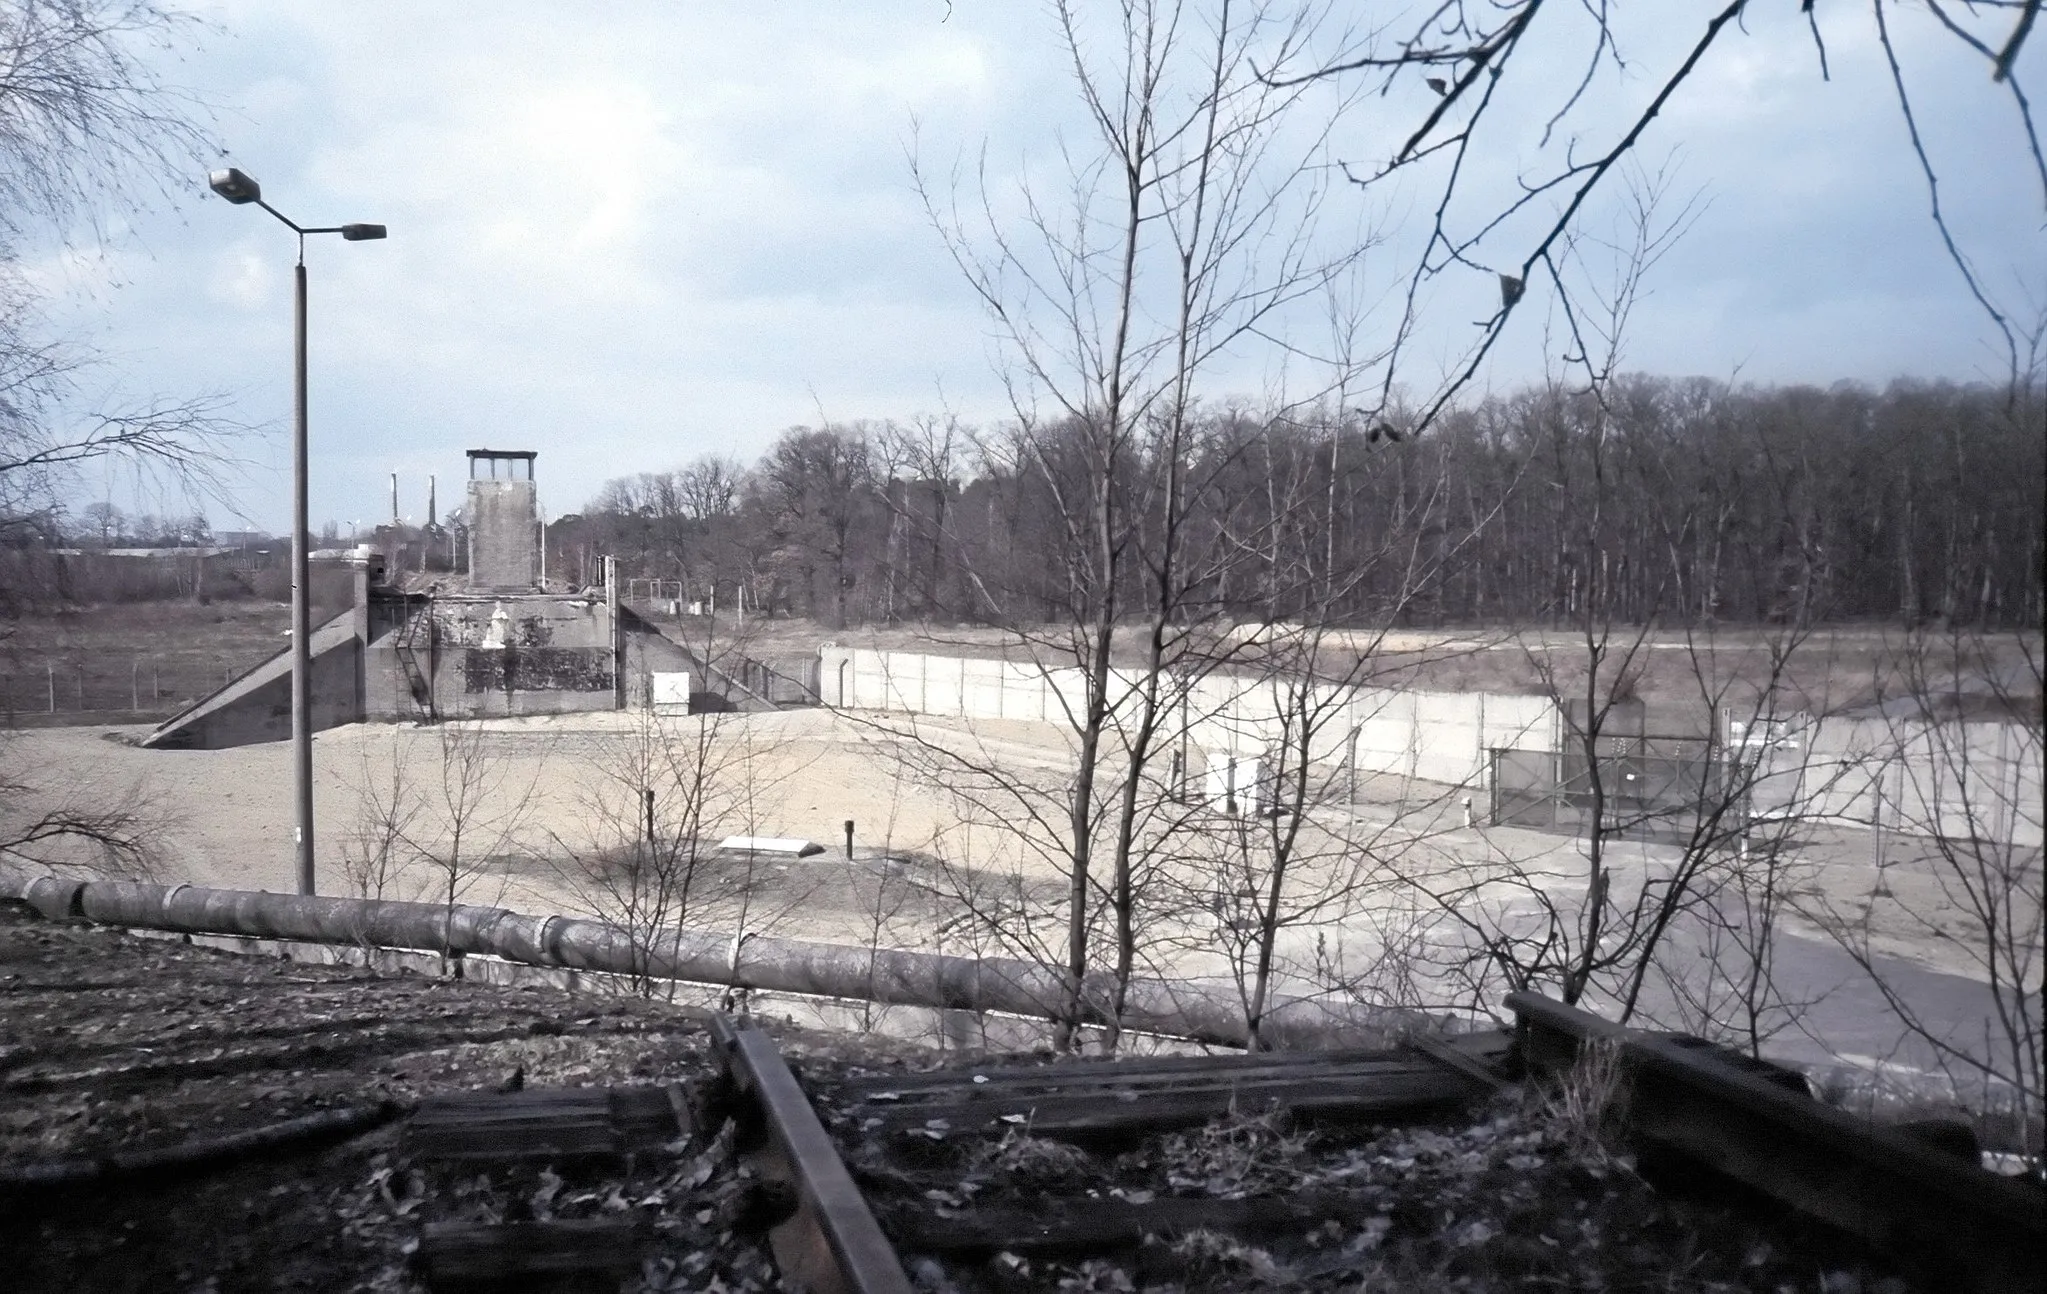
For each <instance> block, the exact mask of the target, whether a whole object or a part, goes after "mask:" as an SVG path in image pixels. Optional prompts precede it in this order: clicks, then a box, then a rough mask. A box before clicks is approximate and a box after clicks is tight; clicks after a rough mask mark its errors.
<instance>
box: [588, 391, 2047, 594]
mask: <svg viewBox="0 0 2047 1294" xmlns="http://www.w3.org/2000/svg"><path fill="white" fill-rule="evenodd" d="M1183 426H1184V427H1191V428H1192V429H1193V434H1192V436H1191V437H1190V436H1188V435H1187V434H1186V432H1185V431H1184V430H1183V431H1182V432H1181V433H1180V436H1181V442H1182V443H1181V446H1180V448H1179V450H1178V452H1175V453H1170V454H1168V453H1167V452H1165V449H1164V446H1163V444H1162V442H1161V441H1160V440H1159V439H1158V438H1156V437H1147V436H1145V435H1144V433H1143V432H1142V430H1140V431H1139V432H1138V433H1136V434H1134V435H1133V436H1131V437H1130V438H1128V439H1127V440H1125V441H1123V442H1120V443H1117V442H1109V441H1104V440H1103V439H1102V438H1101V437H1099V436H1095V435H1090V434H1088V432H1089V430H1090V429H1087V428H1084V427H1079V426H1075V425H1071V421H1070V420H1069V423H1068V424H1066V425H1061V424H1057V423H1054V424H1050V425H1047V426H1019V425H1012V426H1008V427H1002V428H994V429H976V428H969V427H963V426H960V425H958V424H957V423H955V422H952V421H948V420H945V419H940V418H933V417H923V418H916V419H912V420H909V421H906V422H900V423H899V422H887V423H879V424H876V423H864V422H863V423H854V424H840V425H828V426H824V427H796V428H792V429H790V430H789V431H788V432H786V433H784V434H783V435H782V436H781V437H780V438H779V439H778V440H777V441H776V442H775V443H774V445H773V446H772V447H771V448H770V449H769V450H768V452H767V453H766V454H765V455H764V456H763V457H762V459H761V460H760V462H759V463H757V464H755V465H754V466H752V467H750V468H749V467H745V466H743V465H741V464H738V463H736V462H733V461H731V460H727V459H721V458H716V457H709V458H703V459H699V460H697V461H696V462H694V463H691V464H689V465H687V466H684V467H681V468H678V469H676V470H672V471H662V472H649V473H642V474H639V475H634V476H628V477H621V478H618V479H616V480H613V481H610V482H608V483H607V484H606V485H605V487H604V488H603V489H602V490H601V491H600V492H599V494H598V496H597V497H596V498H595V499H593V500H592V501H591V502H590V504H589V506H588V507H587V508H586V509H585V510H584V511H583V512H582V513H581V514H579V515H576V516H571V517H565V518H563V519H561V520H560V521H559V522H557V523H555V524H554V525H552V526H550V528H549V549H550V560H549V567H550V570H551V571H552V572H554V573H556V574H559V575H563V576H565V577H567V578H569V579H571V580H574V579H577V578H578V572H588V571H592V570H594V569H595V563H594V559H595V557H596V556H597V555H600V554H605V553H611V554H615V555H617V556H618V557H619V558H620V559H621V571H622V574H623V575H624V576H625V577H626V578H628V579H638V580H662V581H673V582H675V583H673V584H666V585H664V586H663V596H678V597H681V598H683V599H685V600H707V599H710V598H713V597H715V598H716V599H717V600H718V601H719V602H720V603H721V604H722V605H725V606H728V607H729V606H732V605H733V604H734V600H735V599H738V598H740V597H744V598H745V600H746V603H747V605H748V606H749V607H750V608H754V609H759V610H762V611H766V612H770V613H782V614H795V615H807V616H811V617H814V618H816V619H818V620H820V621H822V622H825V623H827V624H834V625H845V624H852V623H862V622H867V623H887V622H897V621H903V620H921V619H933V620H944V621H968V622H990V623H1023V622H1029V621H1032V620H1042V619H1057V618H1059V617H1060V616H1061V615H1062V614H1063V612H1064V610H1065V609H1066V608H1068V607H1070V606H1072V605H1074V604H1075V602H1076V599H1077V598H1079V597H1081V596H1082V595H1083V593H1085V594H1086V595H1087V596H1092V591H1090V590H1082V589H1080V588H1079V586H1080V585H1081V584H1084V583H1086V582H1088V581H1090V580H1094V581H1096V582H1097V583H1099V581H1100V579H1101V572H1103V571H1109V572H1111V573H1112V574H1111V576H1110V578H1111V579H1113V580H1114V581H1115V582H1116V585H1117V587H1115V588H1114V589H1113V590H1112V591H1111V592H1112V593H1113V596H1114V597H1115V598H1116V599H1117V600H1118V601H1120V602H1121V603H1122V604H1124V605H1127V606H1131V607H1136V606H1140V605H1145V604H1155V603H1156V602H1157V600H1158V598H1159V597H1160V596H1162V591H1161V590H1160V589H1159V588H1156V587H1153V585H1155V584H1157V583H1158V582H1159V581H1160V580H1161V577H1162V574H1165V573H1170V577H1171V578H1172V580H1173V581H1175V587H1174V588H1173V589H1172V590H1171V591H1170V596H1171V598H1172V600H1173V604H1174V606H1175V608H1176V614H1177V615H1179V616H1182V617H1193V616H1224V617H1229V618H1232V619H1261V618H1265V617H1272V618H1275V619H1295V618H1302V617H1310V616H1312V617H1318V618H1325V619H1336V620H1341V621H1359V622H1381V623H1383V622H1388V621H1390V622H1393V623H1408V624H1445V623H1470V622H1493V623H1503V622H1514V623H1541V622H1564V623H1568V622H1570V621H1572V620H1574V619H1576V618H1578V617H1580V616H1581V615H1583V614H1585V613H1587V612H1590V611H1595V610H1596V612H1597V613H1598V614H1600V615H1602V616H1611V617H1613V618H1617V619H1623V620H1628V621H1633V622H1646V621H1670V622H1684V623H1713V622H1721V623H1742V622H1757V621H1781V620H1786V619H1793V618H1797V619H1803V620H1808V621H1816V620H1849V619H1885V620H1901V621H1905V622H1921V621H1926V620H1931V619H1942V620H1948V621H1953V622H1959V623H1971V624H1982V625H1996V626H2035V625H2038V624H2039V623H2040V621H2041V613H2042V607H2041V592H2042V570H2043V565H2042V563H2043V525H2047V504H2043V486H2047V392H2043V390H2042V389H2040V388H2038V387H2035V388H2033V389H2031V390H2028V391H2025V392H2023V393H2022V395H2021V398H2020V399H2018V400H2015V401H2014V400H2009V399H2007V397H2006V394H2005V392H2003V391H1999V390H1993V389H1990V388H1987V387H1978V386H1958V385H1951V384H1946V383H1939V384H1928V383H1913V382H1899V383H1896V384H1894V385H1892V386H1890V387H1889V388H1888V389H1886V390H1884V391H1882V392H1875V391H1871V390H1868V389H1866V388H1862V387H1857V386H1852V385H1840V386H1836V387H1834V388H1832V389H1830V390H1824V391H1823V390H1818V389H1814V388H1810V387H1781V388H1758V387H1740V388H1737V387H1730V386H1728V385H1726V384H1723V383H1716V382H1711V381H1705V380H1685V381H1675V380H1668V379H1662V378H1653V377H1634V378H1628V379H1624V380H1622V381H1619V382H1616V383H1614V384H1612V385H1611V386H1609V387H1608V388H1606V389H1605V390H1604V391H1603V393H1602V394H1601V395H1600V396H1598V397H1595V396H1593V395H1591V394H1587V393H1582V392H1581V393H1565V392H1557V391H1554V390H1544V389H1533V390H1526V391H1522V392H1520V393H1517V394H1512V395H1505V396H1498V397H1494V398H1490V399H1487V400H1485V401H1483V402H1481V403H1477V404H1475V405H1472V406H1470V407H1467V408H1464V409H1460V410H1457V411H1455V412H1454V413H1452V414H1451V415H1450V416H1448V417H1445V418H1443V419H1441V420H1439V421H1438V422H1436V423H1435V424H1433V425H1432V426H1431V427H1429V428H1428V430H1427V431H1426V432H1425V433H1424V434H1420V435H1410V434H1407V433H1406V432H1405V431H1403V429H1402V428H1401V426H1400V425H1399V424H1398V422H1397V421H1389V422H1384V423H1378V424H1375V425H1373V426H1369V427H1368V426H1365V425H1362V424H1361V423H1359V422H1358V421H1357V420H1356V419H1355V418H1352V417H1339V416H1334V415H1331V414H1328V413H1324V414H1321V415H1316V416H1302V415H1300V414H1298V413H1295V414H1293V415H1291V416H1272V415H1267V414H1263V413H1261V412H1259V411H1256V410H1252V409H1249V408H1246V407H1240V406H1227V407H1224V406H1218V407H1211V408H1205V409H1201V410H1198V411H1195V414H1194V416H1193V417H1191V418H1189V419H1187V420H1185V422H1184V424H1183ZM1098 487H1099V488H1098ZM1104 553H1110V554H1112V556H1113V557H1114V559H1115V560H1114V561H1112V562H1108V563H1104V562H1103V561H1101V560H1099V559H1100V558H1101V556H1102V555H1103V554H1104ZM1090 554H1091V555H1092V556H1089V555H1090ZM643 587H650V586H643Z"/></svg>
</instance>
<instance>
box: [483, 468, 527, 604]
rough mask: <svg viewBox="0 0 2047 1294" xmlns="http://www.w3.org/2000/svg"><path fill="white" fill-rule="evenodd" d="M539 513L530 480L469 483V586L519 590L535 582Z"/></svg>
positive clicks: (525, 588)
mask: <svg viewBox="0 0 2047 1294" xmlns="http://www.w3.org/2000/svg"><path fill="white" fill-rule="evenodd" d="M539 523H540V512H539V504H538V501H537V496H536V495H535V493H534V487H533V482H531V481H508V480H507V481H500V480H472V481H470V482H469V587H471V588H473V589H502V590H506V591H508V592H509V591H520V590H527V589H532V588H533V587H535V586H536V585H537V584H539V582H540V556H539V554H540V541H539Z"/></svg>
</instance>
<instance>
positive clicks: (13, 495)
mask: <svg viewBox="0 0 2047 1294" xmlns="http://www.w3.org/2000/svg"><path fill="white" fill-rule="evenodd" d="M192 26H193V24H192V22H191V21H190V20H189V19H186V18H183V17H182V16H180V15H177V14H175V13H173V12H172V11H170V10H169V9H167V8H165V7H163V6H160V5H157V4H154V3H150V2H149V0H7V3H5V4H0V528H23V527H33V526H36V525H38V524H41V523H40V522H39V520H38V519H45V520H46V519H47V518H49V517H51V516H53V515H54V510H55V509H56V508H58V507H59V506H60V505H61V503H62V501H63V497H64V494H65V492H66V490H67V489H68V487H69V485H70V484H71V480H72V477H71V474H72V473H73V472H74V471H75V470H76V469H77V468H78V467H79V466H80V465H82V464H85V463H93V462H103V463H114V464H119V465H121V466H123V467H125V468H127V469H129V470H131V471H133V472H136V473H138V474H139V475H140V476H141V477H142V478H143V480H144V482H145V483H146V484H154V485H158V486H163V487H168V488H169V489H171V490H172V491H173V492H176V493H179V494H184V495H187V496H190V495H193V494H198V495H201V496H209V495H210V496H212V497H216V498H217V497H219V496H218V489H217V487H218V484H219V473H220V471H221V469H222V467H223V466H224V465H226V462H225V453H224V451H225V449H226V446H227V441H228V440H229V439H230V438H231V437H233V436H234V435H236V434H237V433H239V432H240V431H241V430H242V428H240V427H239V426H238V425H237V424H235V423H234V422H233V421H232V420H231V419H229V418H227V417H226V416H224V404H223V402H222V401H220V400H219V399H217V398H212V397H201V398H199V399H187V400H163V399H147V398H145V399H139V400H138V399H132V398H131V399H128V400H125V401H117V402H115V403H112V404H108V405H105V406H103V407H100V408H97V409H85V408H80V407H79V396H80V391H79V379H80V378H81V376H82V375H83V374H84V373H85V372H86V371H87V370H88V369H89V368H90V367H91V366H92V360H91V358H90V357H89V356H87V355H85V354H84V353H83V352H81V351H80V350H79V349H78V348H77V347H75V346H70V345H64V344H60V343H57V342H54V341H49V340H45V339H43V338H42V337H40V336H39V333H40V332H41V330H42V323H41V317H40V303H39V301H37V299H36V298H35V296H34V295H33V293H32V292H30V290H29V289H28V288H27V286H26V285H25V284H24V283H23V281H22V280H21V278H20V277H19V276H18V275H16V274H15V273H14V272H13V265H14V262H15V260H16V259H17V258H18V257H19V256H20V255H21V254H22V243H23V241H24V240H25V239H26V238H27V237H28V236H30V234H31V233H33V232H35V231H37V230H38V229H44V228H54V229H57V230H60V231H65V232H68V231H69V230H70V229H72V228H74V227H77V226H78V225H79V224H81V223H83V224H84V225H85V226H86V227H88V228H93V229H95V230H97V229H98V227H99V224H100V217H101V215H102V212H103V205H102V204H105V203H114V204H123V205H133V204H135V203H137V202H139V201H140V200H142V199H143V198H145V197H146V196H148V195H149V193H150V192H152V191H154V192H156V193H158V194H161V193H162V192H163V188H164V186H165V185H166V184H167V183H168V177H169V176H172V175H180V174H186V173H189V172H190V171H191V170H192V169H193V168H194V165H195V163H194V159H196V158H197V157H199V156H201V155H202V154H203V153H204V152H205V149H204V148H203V147H202V146H201V145H202V137H201V134H200V131H199V128H198V127H197V126H196V125H195V124H194V123H195V121H196V120H197V119H198V118H199V117H200V116H201V115H203V110H204V105H202V104H201V103H199V102H198V101H197V100H196V99H195V98H193V97H192V96H191V95H190V94H189V93H187V92H185V91H183V90H180V89H179V88H177V87H176V86H174V85H172V84H170V83H168V82H166V81H164V80H162V79H161V78H160V77H159V76H158V75H157V73H156V72H155V71H154V70H153V67H152V59H151V57H150V55H151V54H152V53H153V52H156V51H160V50H164V49H170V48H175V47H176V46H178V45H179V44H181V43H182V42H183V41H184V40H185V39H186V38H187V37H188V36H189V34H190V29H191V27H192Z"/></svg>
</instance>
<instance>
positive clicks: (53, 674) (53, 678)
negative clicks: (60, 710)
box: [43, 661, 57, 714]
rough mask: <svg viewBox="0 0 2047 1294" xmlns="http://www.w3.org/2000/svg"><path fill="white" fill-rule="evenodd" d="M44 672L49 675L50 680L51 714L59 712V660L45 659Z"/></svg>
mask: <svg viewBox="0 0 2047 1294" xmlns="http://www.w3.org/2000/svg"><path fill="white" fill-rule="evenodd" d="M43 672H44V673H45V674H47V675H48V676H49V682H50V713H51V714H55V713H57V662H55V661H44V662H43Z"/></svg>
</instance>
